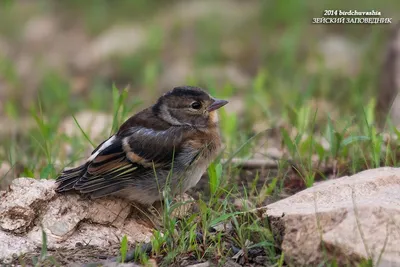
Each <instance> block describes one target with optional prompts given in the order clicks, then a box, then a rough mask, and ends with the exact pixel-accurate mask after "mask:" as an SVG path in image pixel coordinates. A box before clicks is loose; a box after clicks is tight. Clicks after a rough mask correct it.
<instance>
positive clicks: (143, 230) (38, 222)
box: [0, 178, 152, 263]
mask: <svg viewBox="0 0 400 267" xmlns="http://www.w3.org/2000/svg"><path fill="white" fill-rule="evenodd" d="M54 189H55V181H54V180H36V179H31V178H19V179H16V180H14V182H13V183H12V185H11V190H10V191H9V192H6V193H2V194H0V240H2V242H0V263H2V262H3V263H4V261H7V259H9V258H10V257H11V256H12V255H13V254H17V255H19V254H23V253H27V252H32V251H35V250H37V249H39V248H40V247H41V245H42V231H44V232H45V233H46V235H47V248H48V249H49V250H52V249H64V250H68V249H74V248H76V244H78V243H81V244H85V242H90V245H92V246H94V247H95V248H99V249H104V248H108V247H109V246H110V245H118V244H120V240H121V238H122V237H123V236H124V235H126V236H127V238H128V241H129V242H131V243H135V242H149V241H150V237H151V235H152V229H150V228H148V227H147V226H145V225H143V224H141V223H140V222H139V221H137V219H135V218H134V217H133V216H130V213H131V205H130V203H128V202H126V201H124V200H122V199H118V198H111V197H110V198H102V199H98V200H91V199H87V198H84V197H82V196H80V195H78V194H74V193H71V194H57V193H56V192H55V191H54Z"/></svg>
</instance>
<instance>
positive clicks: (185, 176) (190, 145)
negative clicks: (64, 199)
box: [55, 86, 228, 206]
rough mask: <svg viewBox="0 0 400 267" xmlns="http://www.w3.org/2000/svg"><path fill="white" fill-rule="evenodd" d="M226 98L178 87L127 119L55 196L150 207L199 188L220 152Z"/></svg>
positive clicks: (67, 175)
mask: <svg viewBox="0 0 400 267" xmlns="http://www.w3.org/2000/svg"><path fill="white" fill-rule="evenodd" d="M227 103H228V101H227V100H223V99H217V98H214V97H212V96H211V95H210V94H209V93H207V92H206V91H205V90H204V89H202V88H200V87H196V86H178V87H175V88H172V90H170V91H168V92H166V93H165V94H163V95H162V96H160V97H159V98H158V100H157V101H156V102H155V103H154V104H153V105H152V106H150V107H148V108H146V109H144V110H142V111H140V112H138V113H136V114H135V115H133V116H132V117H130V118H129V119H127V120H126V121H125V122H124V123H122V125H121V126H120V127H119V129H118V130H117V131H116V133H115V134H113V135H111V136H110V137H109V138H108V139H106V140H104V142H102V143H101V144H100V145H98V146H97V147H96V148H95V149H94V150H93V152H92V153H91V155H90V157H89V158H88V159H87V160H86V162H85V163H83V164H82V165H80V166H78V167H75V168H71V169H64V170H63V171H62V172H61V174H60V175H59V176H58V177H57V179H56V184H57V186H56V189H55V190H56V192H57V193H64V192H69V191H75V192H78V193H80V194H83V195H86V196H89V197H90V198H92V199H96V198H100V197H105V196H116V197H120V198H123V199H127V200H128V201H133V202H135V203H138V204H140V205H145V206H149V205H152V204H153V203H154V202H156V201H160V200H162V199H163V192H164V190H166V189H168V190H169V192H170V193H172V194H173V195H177V194H183V193H184V192H186V191H187V190H188V189H190V188H192V187H194V186H195V185H196V184H197V183H198V181H199V180H200V178H201V176H202V175H203V173H204V172H205V171H206V170H207V168H208V166H209V165H210V164H211V162H213V161H214V160H215V159H216V157H217V156H218V155H219V153H220V152H221V150H222V149H221V147H222V142H221V134H220V129H219V122H218V114H217V110H218V109H219V108H221V107H223V106H225V105H226V104H227Z"/></svg>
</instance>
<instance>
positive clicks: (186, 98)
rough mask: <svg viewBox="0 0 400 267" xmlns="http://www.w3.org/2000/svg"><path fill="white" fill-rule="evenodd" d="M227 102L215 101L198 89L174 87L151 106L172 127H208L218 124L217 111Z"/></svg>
mask: <svg viewBox="0 0 400 267" xmlns="http://www.w3.org/2000/svg"><path fill="white" fill-rule="evenodd" d="M227 103H228V101H226V100H221V99H216V98H214V97H212V96H210V95H209V94H208V93H207V92H205V91H204V90H202V89H201V88H199V87H193V86H182V87H175V88H174V89H172V90H171V91H169V92H167V93H165V94H164V95H163V96H161V97H160V98H159V99H158V101H157V103H156V104H155V105H154V106H153V111H154V112H155V113H156V114H157V116H159V117H160V118H162V119H164V120H165V121H167V122H168V123H170V124H172V125H182V126H183V125H187V126H193V127H198V128H201V127H210V126H215V125H217V123H218V115H217V111H216V110H217V109H219V108H220V107H222V106H224V105H226V104H227Z"/></svg>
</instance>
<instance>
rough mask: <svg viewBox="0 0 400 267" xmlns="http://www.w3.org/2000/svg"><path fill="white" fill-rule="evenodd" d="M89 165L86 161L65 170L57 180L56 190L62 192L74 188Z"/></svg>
mask: <svg viewBox="0 0 400 267" xmlns="http://www.w3.org/2000/svg"><path fill="white" fill-rule="evenodd" d="M87 167H88V163H85V164H82V165H81V166H79V167H76V168H73V169H69V170H64V171H63V172H62V173H61V174H60V176H58V178H57V180H56V183H57V188H56V192H58V193H60V192H65V191H69V190H72V189H74V185H75V184H76V182H78V181H79V179H80V178H81V177H82V176H83V175H84V174H85V173H86V170H87Z"/></svg>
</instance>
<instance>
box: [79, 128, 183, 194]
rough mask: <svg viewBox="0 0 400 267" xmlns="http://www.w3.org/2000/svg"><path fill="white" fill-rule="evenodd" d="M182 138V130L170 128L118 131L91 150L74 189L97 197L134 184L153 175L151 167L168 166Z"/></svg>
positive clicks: (178, 150)
mask: <svg viewBox="0 0 400 267" xmlns="http://www.w3.org/2000/svg"><path fill="white" fill-rule="evenodd" d="M182 138H183V131H182V129H172V128H170V129H166V130H162V131H158V130H153V129H148V128H143V127H132V128H130V129H128V130H126V131H124V132H122V133H118V135H115V136H113V137H111V138H110V139H108V140H107V141H106V142H104V143H103V144H102V145H101V146H100V148H98V149H97V150H95V151H96V152H95V153H93V154H92V155H91V157H90V158H89V160H88V163H87V164H88V165H87V169H86V172H85V174H84V175H83V176H82V177H81V178H80V179H79V180H78V181H77V182H76V183H75V185H74V188H75V189H76V190H78V191H80V192H82V193H91V194H92V195H94V196H96V197H100V196H104V195H108V194H111V193H114V192H117V191H119V190H122V189H124V188H126V187H127V186H129V185H134V184H135V183H137V182H138V180H140V179H146V177H147V178H148V176H149V174H154V169H157V168H163V169H164V168H165V169H166V168H170V166H171V164H172V161H173V159H174V157H177V156H179V154H180V153H181V150H182V146H181V143H182Z"/></svg>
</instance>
